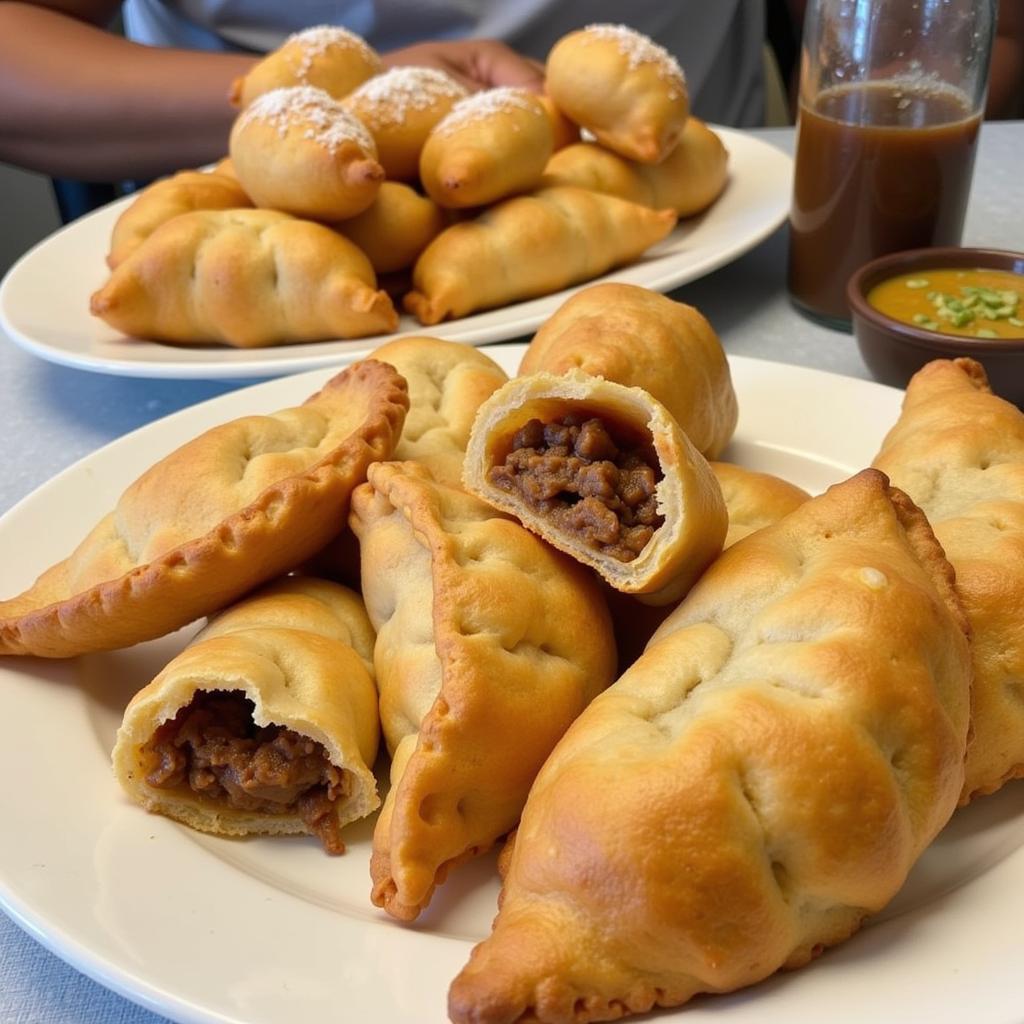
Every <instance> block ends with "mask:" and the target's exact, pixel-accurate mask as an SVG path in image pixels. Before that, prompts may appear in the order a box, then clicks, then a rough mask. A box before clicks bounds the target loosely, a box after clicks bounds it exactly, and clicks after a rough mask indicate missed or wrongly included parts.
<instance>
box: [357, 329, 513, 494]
mask: <svg viewBox="0 0 1024 1024" xmlns="http://www.w3.org/2000/svg"><path fill="white" fill-rule="evenodd" d="M373 357H374V359H379V360H381V361H382V362H385V363H390V364H391V365H392V366H393V367H394V368H395V369H396V370H397V371H398V372H399V373H400V374H401V375H402V376H403V377H404V378H405V380H406V383H407V384H408V385H409V414H408V415H407V416H406V418H405V426H404V427H403V428H402V436H401V438H400V439H399V442H398V447H396V448H395V453H394V458H395V459H396V460H402V461H406V460H408V461H411V462H420V463H422V464H423V465H425V466H426V467H427V468H428V469H429V470H430V472H431V475H432V476H433V478H434V479H435V480H437V481H439V482H441V483H447V484H452V485H453V486H455V487H459V486H461V482H462V463H463V460H464V459H465V456H466V445H467V444H468V443H469V431H470V429H471V428H472V426H473V419H474V418H475V416H476V414H477V410H478V409H479V408H480V406H481V405H482V404H483V402H484V400H485V399H487V398H489V397H490V396H491V395H492V394H494V392H495V391H497V390H498V388H500V387H501V385H502V384H504V383H505V381H507V380H508V375H507V374H506V373H505V371H504V370H503V369H502V368H501V367H500V366H499V365H498V364H497V363H496V362H495V361H494V360H493V359H491V357H490V356H488V355H486V354H484V353H483V352H481V351H480V350H479V349H475V348H473V347H472V346H471V345H464V344H462V343H460V342H457V341H442V340H441V339H440V338H415V337H413V338H398V339H397V340H396V341H389V342H388V343H387V344H386V345H381V346H380V348H378V349H377V350H376V351H375V352H374V353H373Z"/></svg>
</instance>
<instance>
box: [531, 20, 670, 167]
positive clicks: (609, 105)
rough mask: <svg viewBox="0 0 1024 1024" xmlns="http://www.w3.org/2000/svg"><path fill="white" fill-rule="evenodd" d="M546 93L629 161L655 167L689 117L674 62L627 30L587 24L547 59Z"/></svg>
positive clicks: (619, 26)
mask: <svg viewBox="0 0 1024 1024" xmlns="http://www.w3.org/2000/svg"><path fill="white" fill-rule="evenodd" d="M546 88H547V91H548V95H549V96H551V98H552V99H553V100H554V101H555V105H556V106H557V107H558V108H559V110H561V111H563V112H564V113H565V114H566V115H568V116H569V117H570V118H572V120H573V121H575V122H576V123H577V124H578V125H582V126H583V127H584V128H587V129H589V130H590V131H591V132H593V133H594V136H595V137H596V139H597V141H598V142H600V143H601V145H602V146H606V147H607V148H608V149H611V150H614V151H615V152H616V153H619V154H620V155H621V156H624V157H627V158H628V159H630V160H639V161H640V162H641V163H645V164H656V163H658V162H659V161H660V160H664V159H665V157H666V156H668V154H669V153H670V152H671V150H672V148H673V147H674V146H675V144H676V143H677V142H678V141H679V136H680V134H681V133H682V130H683V126H684V125H685V124H686V118H687V115H688V114H689V110H690V102H689V96H688V93H687V91H686V79H685V77H684V76H683V71H682V69H681V68H680V67H679V64H678V63H677V62H676V59H675V58H674V57H673V56H672V55H671V54H670V53H669V52H668V51H667V50H666V49H664V48H663V47H661V46H658V45H657V44H656V43H654V42H652V41H651V40H650V39H648V38H647V36H644V35H641V34H640V33H639V32H635V31H634V30H633V29H631V28H627V27H626V26H625V25H589V26H588V27H587V28H584V29H581V30H580V31H578V32H571V33H570V34H569V35H567V36H563V37H562V38H561V39H560V40H559V41H558V42H557V43H556V44H555V46H554V48H553V49H552V50H551V52H550V53H549V54H548V60H547V79H546Z"/></svg>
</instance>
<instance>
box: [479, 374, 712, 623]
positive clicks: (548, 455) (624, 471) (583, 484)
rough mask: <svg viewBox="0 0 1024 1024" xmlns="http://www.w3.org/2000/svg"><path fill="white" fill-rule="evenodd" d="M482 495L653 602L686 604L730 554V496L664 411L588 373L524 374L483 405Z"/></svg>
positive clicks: (642, 394) (635, 391) (636, 391)
mask: <svg viewBox="0 0 1024 1024" xmlns="http://www.w3.org/2000/svg"><path fill="white" fill-rule="evenodd" d="M463 480H464V482H465V484H466V487H467V488H468V489H469V490H470V491H471V492H472V493H473V494H476V495H478V496H479V497H481V498H483V499H484V500H485V501H487V502H490V503H491V504H492V505H494V506H495V507H496V508H500V509H502V510H503V511H505V512H510V513H512V514H513V515H514V516H516V517H517V518H518V519H519V520H520V522H522V523H523V525H524V526H527V527H529V529H531V530H533V531H534V532H535V533H538V534H540V536H541V537H543V538H544V539H545V540H547V541H548V542H549V543H551V544H553V545H554V546H555V547H556V548H558V549H559V550H561V551H565V552H567V553H568V554H570V555H572V556H573V558H575V559H577V560H578V561H580V562H583V563H584V564H585V565H589V566H591V567H592V568H594V569H596V570H597V571H598V572H599V573H600V574H601V576H602V578H603V579H605V580H606V581H607V582H608V583H610V584H611V585H612V586H613V587H615V589H616V590H622V591H624V592H626V593H629V594H636V595H639V596H641V597H642V599H643V600H644V601H645V602H646V603H648V604H668V603H669V602H670V601H676V600H678V599H679V598H680V597H681V596H682V595H683V594H685V593H686V591H687V590H688V589H689V588H690V586H691V585H692V583H693V581H694V580H695V579H696V578H697V577H698V576H699V575H700V574H701V573H702V572H703V571H704V569H705V568H707V566H708V565H709V564H710V563H711V562H712V560H713V559H714V558H715V557H716V556H717V555H718V553H719V552H720V551H721V550H722V542H723V540H724V539H725V533H726V529H727V525H728V523H727V518H726V510H725V502H724V501H723V500H722V491H721V489H720V488H719V486H718V483H717V481H716V480H715V477H714V474H713V473H712V472H711V468H710V467H709V466H708V464H707V462H705V460H704V458H703V456H702V455H701V454H700V452H698V451H697V449H696V448H694V446H693V445H692V444H691V443H690V441H689V439H688V438H687V436H686V434H685V433H683V431H682V430H681V429H680V427H679V424H678V423H676V421H675V420H674V419H673V418H672V416H671V415H670V414H669V412H668V411H667V410H666V409H665V407H664V406H663V405H662V404H661V403H660V402H658V401H657V400H656V399H654V398H652V397H651V396H650V395H649V394H648V393H647V392H646V391H643V390H642V389H641V388H627V387H624V386H623V385H621V384H615V383H613V382H612V381H607V380H602V379H601V378H600V377H591V376H588V375H587V374H585V373H582V372H581V371H579V370H575V371H573V372H571V373H567V374H564V375H562V376H561V377H556V376H554V375H552V374H550V373H537V374H533V375H531V376H528V377H516V378H514V379H513V380H510V381H509V382H508V383H507V384H505V385H503V386H502V387H501V388H500V389H499V390H498V391H496V392H495V393H494V394H493V395H492V396H491V397H490V398H489V399H488V400H487V401H486V402H484V404H483V405H482V406H481V407H480V412H479V413H478V414H477V418H476V421H475V422H474V424H473V430H472V433H471V434H470V438H469V447H468V449H467V451H466V462H465V467H464V469H463Z"/></svg>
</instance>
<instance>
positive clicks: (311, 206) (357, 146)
mask: <svg viewBox="0 0 1024 1024" xmlns="http://www.w3.org/2000/svg"><path fill="white" fill-rule="evenodd" d="M230 147H231V160H232V162H233V164H234V167H235V173H236V174H237V175H238V180H239V182H241V185H242V188H244V189H245V191H246V192H247V193H248V195H249V196H250V198H251V199H252V201H253V203H255V204H256V206H262V207H265V208H267V209H271V210H283V211H284V212H285V213H293V214H295V215H296V216H298V217H309V218H311V219H312V220H323V221H333V220H343V219H344V218H346V217H354V216H355V215H356V214H357V213H361V212H362V211H363V210H365V209H366V208H367V207H368V206H369V205H370V203H372V202H373V201H374V199H375V198H376V197H377V192H378V190H379V189H380V183H381V182H382V181H383V180H384V169H383V168H382V167H381V165H380V164H379V163H378V162H377V147H376V145H375V144H374V141H373V136H371V135H370V133H369V132H368V131H367V130H366V128H365V127H364V126H363V123H362V122H361V121H359V120H357V119H356V118H355V117H353V116H352V115H351V114H350V113H348V111H347V110H345V108H344V107H343V106H342V105H341V104H340V103H339V102H338V101H337V100H335V99H332V98H331V97H330V96H328V94H327V93H325V92H324V91H323V90H322V89H314V88H312V87H310V86H308V85H304V86H295V87H294V88H290V89H275V90H274V91H273V92H268V93H263V94H262V95H261V96H260V97H259V98H258V99H256V100H255V101H254V102H253V103H252V104H251V105H250V106H248V107H246V109H245V110H243V111H242V113H241V114H239V115H238V117H237V118H236V119H235V124H234V127H233V128H232V129H231V140H230Z"/></svg>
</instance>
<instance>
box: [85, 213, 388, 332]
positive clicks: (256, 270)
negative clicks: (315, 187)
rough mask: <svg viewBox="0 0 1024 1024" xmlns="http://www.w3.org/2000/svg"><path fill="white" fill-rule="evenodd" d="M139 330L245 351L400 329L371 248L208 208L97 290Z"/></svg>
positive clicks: (114, 313)
mask: <svg viewBox="0 0 1024 1024" xmlns="http://www.w3.org/2000/svg"><path fill="white" fill-rule="evenodd" d="M90 309H91V312H92V314H93V316H98V317H100V318H101V319H103V320H105V321H106V322H107V323H108V324H110V326H111V327H114V328H116V329H117V330H119V331H123V332H124V333H125V334H127V335H129V336H130V337H135V338H147V339H151V340H154V341H165V342H169V343H172V344H178V345H192V344H208V343H211V342H219V343H223V344H226V345H234V346H236V347H238V348H257V347H260V346H265V345H284V344H292V343H297V342H308V341H323V340H326V339H330V338H361V337H365V336H366V335H369V334H381V333H386V332H389V331H393V330H394V329H395V327H396V326H397V324H398V317H397V314H396V313H395V309H394V306H393V305H392V304H391V300H390V299H389V298H388V297H387V295H386V294H385V293H384V292H382V291H378V290H377V289H376V278H375V276H374V273H373V267H372V266H371V265H370V262H369V260H368V259H367V258H366V257H365V256H364V255H363V253H362V252H361V251H360V250H359V249H358V248H357V247H356V246H355V245H353V244H352V242H350V241H349V240H348V239H347V238H343V237H342V236H341V235H339V234H337V232H334V231H331V229H330V228H327V227H324V226H323V225H322V224H314V223H312V222H311V221H303V220H296V219H295V218H294V217H289V216H288V214H286V213H277V212H275V211H274V210H218V211H211V210H201V211H197V212H196V213H185V214H181V215H180V216H177V217H175V218H174V219H173V220H169V221H167V223H166V224H164V225H162V226H161V227H159V228H158V229H157V230H156V231H154V232H153V234H152V235H150V236H149V238H147V239H146V241H145V242H143V243H142V245H140V246H139V247H138V248H137V249H136V250H135V251H134V252H133V253H132V254H131V255H130V256H129V257H128V258H127V259H126V260H125V261H124V262H123V263H121V264H120V265H119V266H118V267H117V269H116V270H115V271H114V272H113V274H111V276H110V280H109V281H108V282H107V283H106V284H105V285H104V286H103V287H102V288H101V289H99V291H97V292H95V293H94V294H93V296H92V300H91V305H90Z"/></svg>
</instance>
